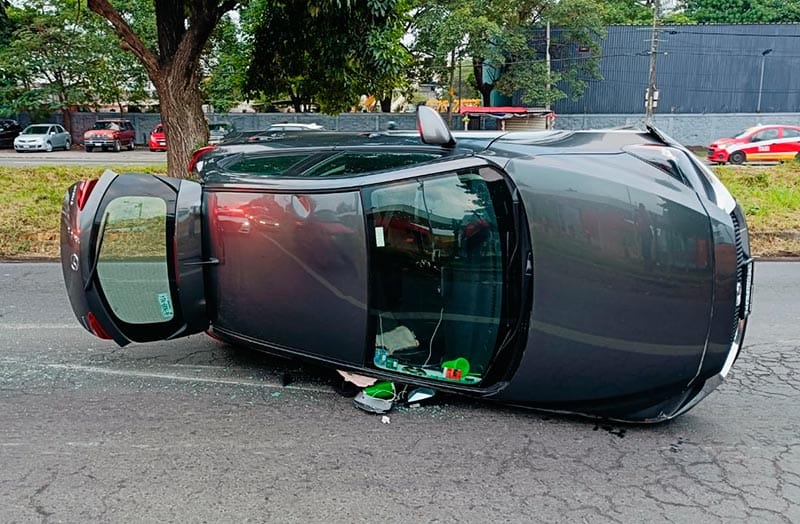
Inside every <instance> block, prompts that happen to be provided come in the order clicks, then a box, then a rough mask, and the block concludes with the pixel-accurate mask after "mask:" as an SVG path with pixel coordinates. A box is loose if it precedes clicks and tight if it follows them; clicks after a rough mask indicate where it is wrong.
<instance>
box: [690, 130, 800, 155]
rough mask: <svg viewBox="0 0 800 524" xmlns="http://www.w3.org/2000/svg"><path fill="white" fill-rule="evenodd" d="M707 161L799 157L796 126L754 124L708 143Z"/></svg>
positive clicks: (799, 146)
mask: <svg viewBox="0 0 800 524" xmlns="http://www.w3.org/2000/svg"><path fill="white" fill-rule="evenodd" d="M706 157H707V158H708V161H709V162H714V163H717V164H724V163H726V162H730V163H731V164H741V163H743V162H752V161H755V162H781V161H785V160H793V159H796V160H800V126H781V125H767V126H755V127H750V128H747V129H745V130H744V131H742V132H740V133H737V134H736V135H734V136H733V137H731V138H719V139H717V140H714V141H713V142H712V143H711V145H710V146H708V152H707V155H706Z"/></svg>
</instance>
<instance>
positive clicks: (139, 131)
mask: <svg viewBox="0 0 800 524" xmlns="http://www.w3.org/2000/svg"><path fill="white" fill-rule="evenodd" d="M120 116H122V117H123V118H126V119H128V120H130V121H131V122H132V123H133V127H135V128H136V143H137V144H138V145H146V144H147V140H148V138H149V136H150V131H152V129H153V128H154V127H155V126H156V124H158V123H159V122H160V121H161V116H160V115H159V114H158V113H125V114H123V115H120V114H119V113H72V139H73V142H74V143H76V144H80V143H83V133H84V131H86V130H87V129H89V128H91V127H92V124H94V122H95V121H96V120H100V119H102V118H120ZM207 117H208V121H209V122H219V121H226V122H231V123H232V124H233V125H234V126H236V129H238V130H240V131H258V130H260V129H266V128H268V127H269V126H270V125H272V124H279V123H283V122H292V123H303V124H310V123H315V124H319V125H321V126H323V127H325V129H329V130H332V131H382V130H385V129H387V127H388V125H389V122H394V123H395V124H396V125H397V129H415V128H416V125H417V124H416V115H415V114H414V113H342V114H340V115H338V116H330V115H323V114H320V113H221V114H216V113H215V114H210V115H207ZM19 120H20V121H21V122H20V123H21V124H23V125H24V123H27V122H24V119H23V118H20V119H19ZM61 120H62V119H61V115H53V118H52V119H50V120H49V121H51V122H58V123H62V122H61ZM23 122H24V123H23Z"/></svg>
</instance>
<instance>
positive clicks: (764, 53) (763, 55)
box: [756, 49, 772, 113]
mask: <svg viewBox="0 0 800 524" xmlns="http://www.w3.org/2000/svg"><path fill="white" fill-rule="evenodd" d="M771 52H772V49H764V50H763V51H761V79H760V80H759V81H758V104H756V113H760V112H761V89H762V88H763V87H764V62H766V60H767V55H768V54H770V53H771Z"/></svg>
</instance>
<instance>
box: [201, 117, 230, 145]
mask: <svg viewBox="0 0 800 524" xmlns="http://www.w3.org/2000/svg"><path fill="white" fill-rule="evenodd" d="M235 132H236V127H235V126H234V125H233V124H231V123H230V122H212V123H210V124H208V143H209V144H219V143H220V142H222V141H223V140H225V138H227V137H229V136H231V135H232V134H233V133H235Z"/></svg>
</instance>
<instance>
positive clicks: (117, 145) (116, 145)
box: [114, 140, 122, 153]
mask: <svg viewBox="0 0 800 524" xmlns="http://www.w3.org/2000/svg"><path fill="white" fill-rule="evenodd" d="M120 151H122V144H120V142H119V140H115V141H114V152H115V153H119V152H120Z"/></svg>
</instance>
